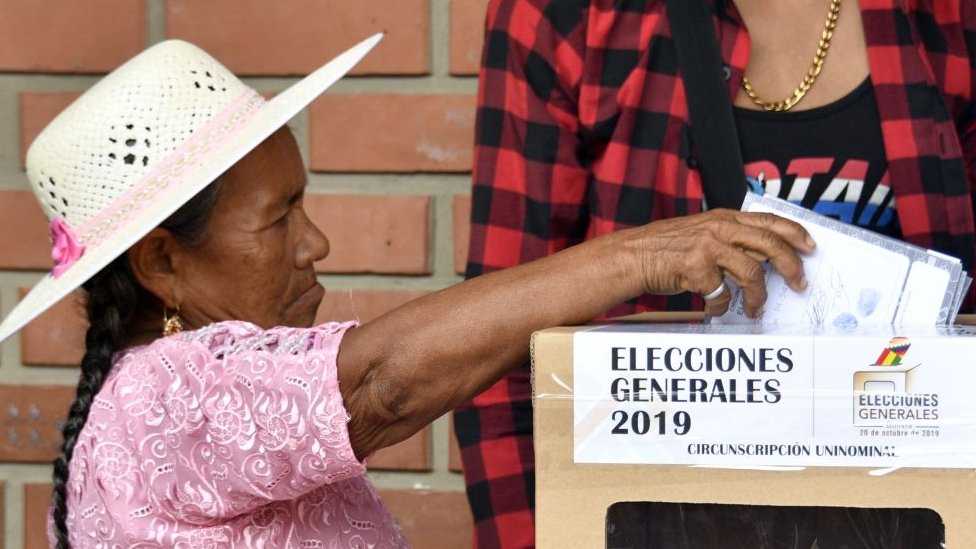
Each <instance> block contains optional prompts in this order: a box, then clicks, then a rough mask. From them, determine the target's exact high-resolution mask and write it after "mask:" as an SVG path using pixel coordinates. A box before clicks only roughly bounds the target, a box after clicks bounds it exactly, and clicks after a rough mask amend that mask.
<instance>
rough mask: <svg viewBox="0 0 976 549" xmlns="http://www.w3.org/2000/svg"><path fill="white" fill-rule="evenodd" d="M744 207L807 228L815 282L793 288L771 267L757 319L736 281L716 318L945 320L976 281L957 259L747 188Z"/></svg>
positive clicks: (866, 322)
mask: <svg viewBox="0 0 976 549" xmlns="http://www.w3.org/2000/svg"><path fill="white" fill-rule="evenodd" d="M742 209H743V211H748V212H771V213H774V214H776V215H779V216H782V217H785V218H787V219H791V220H793V221H796V222H798V223H800V224H801V225H803V226H804V228H806V229H807V231H809V232H810V235H811V236H812V237H813V239H814V240H815V241H816V242H817V250H816V251H815V252H814V253H813V254H812V255H810V256H807V257H804V271H805V273H806V276H807V280H808V281H809V286H808V287H807V289H806V291H804V292H803V293H799V294H798V293H796V292H793V291H792V290H790V289H789V287H787V285H786V281H785V279H783V277H782V276H781V275H780V274H779V273H777V272H776V271H774V270H773V269H772V268H771V267H770V266H769V265H768V264H767V265H766V288H767V291H768V295H769V297H768V299H767V301H766V305H765V308H764V310H763V313H762V314H761V315H760V316H759V318H756V319H751V318H748V317H747V316H746V314H745V310H744V308H743V306H742V292H741V290H740V289H739V288H738V287H737V286H735V283H734V282H733V281H731V280H726V284H727V285H728V286H729V287H730V289H731V291H732V304H731V305H730V307H729V310H728V312H727V313H726V314H724V315H722V316H721V317H718V318H715V319H712V322H714V323H717V324H754V323H755V324H764V325H792V324H801V325H806V326H816V327H819V326H833V327H836V328H839V329H849V330H853V329H856V328H857V327H859V326H885V325H907V324H915V325H934V324H939V325H947V324H951V323H952V322H953V321H954V320H955V318H956V315H957V314H958V312H959V308H960V307H961V305H962V301H963V297H964V296H965V294H966V290H967V289H968V288H969V285H970V283H971V282H972V279H971V278H970V277H969V276H968V275H967V274H966V273H965V272H964V271H963V270H962V265H961V263H960V262H959V260H958V259H956V258H953V257H949V256H947V255H944V254H940V253H938V252H934V251H931V250H926V249H924V248H920V247H918V246H913V245H911V244H908V243H905V242H902V241H900V240H897V239H894V238H890V237H886V236H882V235H879V234H877V233H874V232H871V231H868V230H866V229H862V228H860V227H855V226H852V225H848V224H846V223H842V222H840V221H837V220H834V219H831V218H829V217H825V216H823V215H820V214H817V213H814V212H812V211H810V210H807V209H805V208H801V207H799V206H796V205H794V204H791V203H789V202H786V201H784V200H780V199H778V198H772V197H768V196H760V195H756V194H752V193H749V194H747V196H746V199H745V201H744V203H743V206H742Z"/></svg>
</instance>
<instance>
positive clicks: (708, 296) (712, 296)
mask: <svg viewBox="0 0 976 549" xmlns="http://www.w3.org/2000/svg"><path fill="white" fill-rule="evenodd" d="M725 289H726V287H725V281H724V280H723V281H722V282H720V283H719V284H718V287H717V288H715V289H714V290H712V291H710V292H708V293H707V294H702V299H704V300H705V301H712V300H714V299H718V297H719V296H721V295H722V294H724V293H725Z"/></svg>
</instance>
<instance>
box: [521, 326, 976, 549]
mask: <svg viewBox="0 0 976 549" xmlns="http://www.w3.org/2000/svg"><path fill="white" fill-rule="evenodd" d="M698 318H700V317H698ZM695 319H696V317H695V316H694V315H688V314H685V315H678V316H675V315H674V314H671V315H668V314H663V315H656V316H655V315H645V316H643V317H642V320H644V321H645V322H640V323H636V322H627V323H622V324H614V325H606V326H597V327H594V326H589V327H575V328H574V327H564V328H553V329H549V330H544V331H541V332H537V333H536V334H535V335H534V336H533V339H532V365H533V366H532V367H533V406H534V409H535V452H536V536H537V537H536V540H537V545H538V547H540V548H560V549H562V548H569V547H572V548H576V547H580V548H587V549H590V548H600V547H611V545H608V542H607V540H608V539H609V537H608V526H611V527H615V526H613V525H612V524H610V523H612V522H613V520H611V519H610V517H609V515H608V512H609V511H608V510H610V509H612V508H614V506H618V505H620V504H621V503H622V502H663V503H687V504H720V505H749V506H752V505H755V506H783V507H792V508H796V509H800V508H826V507H846V508H871V509H891V508H897V509H925V510H931V512H934V513H937V518H938V519H939V520H937V522H940V521H941V522H940V524H939V526H940V531H939V534H940V535H941V526H942V524H941V523H944V528H945V540H946V543H947V545H946V546H947V547H950V548H973V547H976V504H974V502H976V472H974V470H976V397H973V396H971V395H974V392H976V329H968V328H943V329H938V328H934V327H932V328H928V327H920V328H898V329H896V328H875V329H870V330H866V331H863V332H858V333H856V334H850V333H848V334H845V333H826V332H824V333H820V334H816V335H811V334H810V333H809V332H807V333H804V332H803V331H802V330H796V331H793V332H791V331H790V330H788V329H782V328H777V329H762V328H759V327H755V326H752V327H749V326H716V327H708V326H702V325H699V324H695V323H693V322H692V323H690V324H688V323H685V324H675V323H673V322H675V321H685V320H695ZM661 320H664V321H666V322H672V323H671V324H661V323H658V322H655V321H661ZM960 323H965V324H970V325H973V324H976V317H974V316H972V315H970V316H963V317H960ZM931 512H930V514H931ZM682 516H683V515H682ZM932 516H935V515H932ZM645 519H647V520H651V521H653V520H655V519H654V517H653V516H647V515H644V519H641V520H645ZM669 520H670V519H669ZM650 546H651V545H648V547H650ZM719 546H721V545H719ZM852 546H853V545H852ZM857 546H858V547H860V546H861V545H857ZM905 546H906V547H922V546H928V545H905ZM935 546H938V545H935ZM613 547H620V546H613ZM627 547H631V546H629V545H627ZM654 547H664V548H665V549H667V547H668V545H667V544H663V545H654ZM806 547H810V545H807V546H806ZM819 547H822V548H826V547H827V545H824V542H823V541H821V542H820V545H819ZM804 549H805V548H804Z"/></svg>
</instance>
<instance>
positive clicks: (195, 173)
mask: <svg viewBox="0 0 976 549" xmlns="http://www.w3.org/2000/svg"><path fill="white" fill-rule="evenodd" d="M382 38H383V35H382V34H376V35H373V36H371V37H370V38H367V39H366V40H363V41H362V42H360V43H359V44H357V45H355V46H353V47H351V48H349V49H348V50H346V51H345V52H343V53H342V54H340V55H339V56H337V57H336V58H335V59H333V60H332V61H330V62H329V63H327V64H326V65H324V66H323V67H322V68H320V69H318V70H316V71H315V72H313V73H311V74H309V75H308V76H306V77H305V78H303V79H302V80H301V81H299V82H297V83H296V84H294V85H292V86H291V87H289V88H288V89H286V90H285V91H283V92H281V93H279V94H277V95H275V97H274V98H272V99H271V100H270V101H268V102H267V103H266V104H264V105H263V106H262V107H261V108H260V109H259V110H258V111H257V112H256V113H255V114H254V115H253V116H252V117H251V118H250V119H248V120H247V121H246V122H244V123H243V124H242V126H241V128H240V130H239V131H236V132H235V133H234V134H233V135H231V136H230V137H229V138H227V139H226V140H224V141H223V142H221V143H219V144H218V145H216V146H215V147H214V149H213V150H212V151H210V153H209V154H208V156H207V158H206V160H205V161H203V162H201V163H199V164H198V165H196V166H193V167H191V168H189V169H188V170H187V171H186V172H185V173H184V174H183V176H182V177H181V180H180V182H179V184H178V185H177V186H175V187H174V188H173V189H172V190H171V191H169V192H167V193H166V195H165V196H164V197H162V198H161V199H160V200H157V201H154V202H153V203H152V204H150V205H149V206H148V207H146V208H144V209H142V210H141V211H140V212H139V213H138V214H136V215H133V217H132V218H131V219H130V220H129V221H128V222H127V223H126V224H124V225H123V226H121V227H119V229H118V230H117V231H116V232H115V233H114V234H112V235H110V236H108V237H106V238H105V239H104V241H102V242H101V243H100V244H99V245H98V246H96V247H93V248H92V249H86V250H85V253H84V254H83V255H82V256H81V257H80V258H79V259H78V261H77V262H76V263H75V264H73V265H72V266H71V267H70V268H69V269H67V270H66V271H64V272H63V273H61V276H59V277H57V278H55V277H53V276H52V275H51V274H48V275H47V276H45V277H44V278H43V279H41V281H40V282H38V283H37V284H36V285H35V286H34V287H33V288H32V289H31V291H30V292H29V293H28V294H27V295H26V296H24V298H23V299H22V300H21V301H20V302H19V303H18V304H17V305H16V306H15V307H14V309H13V310H12V311H11V312H10V314H9V315H7V317H6V318H5V319H4V320H3V323H0V342H2V341H4V340H6V339H7V338H9V337H10V336H11V335H13V334H14V333H16V332H17V331H18V330H20V329H21V328H23V327H24V326H25V325H26V324H27V323H28V322H30V321H31V320H33V319H35V318H37V317H38V316H39V315H40V314H41V313H43V312H44V311H46V310H48V309H49V308H51V307H52V306H53V305H54V304H56V303H57V302H58V301H60V300H61V299H64V298H65V297H66V296H67V295H68V294H70V293H71V292H72V291H74V290H75V289H77V288H79V287H81V285H82V284H84V283H85V282H86V281H88V279H90V278H91V277H93V276H94V275H95V274H97V273H98V272H99V271H100V270H102V269H104V268H105V267H106V266H107V265H108V264H109V263H111V262H112V261H113V260H114V259H115V258H117V257H119V256H120V255H122V254H123V253H125V251H126V250H128V249H129V248H131V247H132V246H133V245H134V244H135V243H136V242H138V241H139V239H141V238H142V237H144V236H146V234H148V233H149V231H151V230H152V229H153V228H155V227H157V226H159V224H160V223H162V222H163V221H165V220H166V219H167V218H168V217H169V216H171V215H172V214H173V213H174V212H176V210H178V209H180V207H181V206H183V205H184V204H186V203H187V202H188V201H189V200H190V199H191V198H193V197H194V196H195V195H196V194H197V193H199V192H200V191H201V190H203V189H204V188H205V187H206V186H207V185H209V184H210V183H212V182H213V181H214V180H216V179H217V178H218V177H219V176H220V175H221V174H223V173H224V172H225V171H227V170H228V169H229V168H230V167H231V166H233V165H234V164H236V163H237V161H238V160H240V159H241V158H244V156H246V155H247V153H249V152H250V151H252V150H254V148H256V147H257V146H258V145H260V144H261V143H262V142H263V141H264V140H265V139H267V138H268V137H269V136H270V135H271V134H273V133H274V132H276V131H278V129H279V128H281V127H282V126H284V125H285V124H287V123H288V121H289V120H291V119H292V118H294V117H295V115H297V114H298V113H299V112H301V110H302V109H304V108H305V107H307V106H308V105H309V104H310V103H311V102H312V101H314V100H315V99H316V98H317V97H318V96H319V95H321V94H322V93H323V92H325V90H327V89H328V88H329V87H331V86H332V85H333V84H335V83H336V82H337V81H338V80H339V79H340V78H342V77H343V76H344V75H345V74H346V73H348V72H349V71H350V70H351V69H352V68H353V67H354V66H356V64H357V63H359V61H360V60H362V58H363V57H365V56H366V54H367V53H369V52H370V50H372V49H373V48H374V47H375V46H376V44H377V43H378V42H379V41H380V40H381V39H382Z"/></svg>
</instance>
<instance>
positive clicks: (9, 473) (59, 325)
mask: <svg viewBox="0 0 976 549" xmlns="http://www.w3.org/2000/svg"><path fill="white" fill-rule="evenodd" d="M486 4H487V0H371V1H370V2H349V1H347V0H290V1H289V2H267V1H266V0H208V1H206V2H203V1H200V0H166V1H165V2H156V0H84V1H81V0H45V1H44V2H38V1H37V0H4V1H3V2H0V75H4V74H9V75H10V76H12V78H2V79H0V97H4V98H8V100H9V101H10V102H11V103H15V104H8V105H6V108H4V109H0V313H2V314H3V315H6V314H7V313H8V312H9V311H10V309H11V308H12V306H13V304H14V303H15V302H16V301H17V300H18V299H20V297H21V296H22V295H23V293H24V292H25V291H26V290H27V289H29V288H30V286H31V285H32V284H34V283H35V282H36V281H37V280H38V279H39V278H40V277H41V276H42V274H43V273H44V272H45V271H46V270H47V269H48V268H49V266H50V264H51V260H50V253H49V249H48V239H47V229H46V225H47V223H46V220H45V219H44V217H43V214H42V213H41V210H40V208H39V207H38V206H37V205H36V203H35V202H34V199H33V197H32V195H31V194H30V193H29V191H28V187H27V184H26V181H25V179H24V175H23V156H24V151H26V149H27V147H28V146H29V144H30V142H31V141H32V140H33V138H34V137H35V136H36V135H37V133H38V132H39V131H40V130H41V129H42V128H43V127H44V125H45V124H46V123H47V122H48V121H49V120H50V119H51V118H52V117H53V116H55V115H56V114H57V113H58V112H59V111H60V110H61V109H62V108H64V106H65V105H67V104H68V103H69V102H70V101H71V100H72V99H73V98H74V97H76V96H77V95H78V93H80V92H81V91H82V90H84V89H85V88H86V87H87V86H89V85H91V83H92V82H94V81H95V80H96V79H97V77H98V75H101V74H104V73H105V72H107V71H109V70H111V69H112V68H113V67H115V66H117V65H118V64H119V63H121V62H122V61H124V60H125V59H127V58H128V57H130V56H132V55H133V54H135V53H136V52H138V51H140V50H141V49H142V48H144V47H145V46H146V45H149V44H151V43H154V42H156V41H159V40H162V39H165V38H181V39H185V40H189V41H191V42H195V43H197V44H198V45H200V46H202V47H203V48H204V49H207V50H209V51H210V52H211V53H212V54H213V55H214V56H215V57H217V58H218V59H220V60H221V61H223V62H224V63H225V64H226V65H228V66H229V67H230V68H231V69H232V70H235V71H237V72H238V74H241V75H245V76H247V77H255V79H253V80H251V82H252V83H253V84H254V85H255V87H256V88H258V89H259V90H260V91H261V92H262V93H267V94H273V93H275V92H277V91H279V90H281V89H283V88H284V87H285V86H287V84H288V83H290V82H292V81H294V80H296V78H297V77H298V76H300V75H303V74H306V73H308V72H309V71H310V70H312V69H314V68H316V67H317V66H318V65H320V64H322V63H323V62H324V61H326V60H328V59H329V58H330V57H331V56H332V55H334V54H336V53H338V52H339V51H341V50H342V49H343V48H345V47H347V46H349V45H351V44H352V43H354V42H356V41H358V40H359V39H362V38H365V37H366V36H368V35H370V34H372V33H374V32H377V31H381V30H382V31H385V32H386V38H385V40H384V41H383V42H382V43H381V44H380V46H379V47H378V48H377V49H376V50H375V51H374V52H373V53H372V54H371V55H370V56H369V57H368V58H367V59H366V60H365V61H364V62H363V63H362V64H361V65H360V66H359V67H358V68H357V69H356V70H355V71H354V73H353V75H352V76H350V77H347V79H345V80H344V81H343V82H341V83H340V84H339V85H337V86H336V87H335V88H334V89H333V90H330V92H328V93H327V94H326V95H325V96H323V97H322V98H320V99H319V100H317V101H316V102H315V103H314V104H313V105H312V106H311V108H309V109H308V110H307V112H305V113H302V114H301V115H299V116H298V117H297V118H296V119H295V120H294V121H293V122H292V124H291V125H292V126H293V128H294V130H295V134H296V136H297V137H298V139H299V142H300V146H301V148H302V151H303V154H304V156H305V158H306V160H307V163H308V166H309V180H310V185H309V190H308V193H309V194H308V199H307V208H308V211H309V215H310V217H311V218H312V219H313V221H315V222H316V223H317V224H318V225H319V226H320V227H321V228H322V229H323V230H324V231H325V232H326V234H327V235H328V236H329V238H330V241H331V244H332V252H331V254H330V256H329V257H328V258H327V259H326V260H325V261H323V262H321V263H320V264H319V265H317V269H318V271H319V274H320V279H321V280H322V281H323V283H324V284H325V286H326V288H327V289H328V293H327V296H326V298H325V300H324V302H323V303H322V306H321V307H320V309H319V318H320V319H321V320H325V319H335V320H342V319H353V318H355V319H359V320H360V321H362V322H365V321H368V320H370V319H372V318H375V317H376V316H378V315H381V314H383V313H384V312H386V311H388V310H390V309H392V308H393V307H396V306H398V305H400V304H402V303H404V302H406V301H408V300H410V299H413V298H416V297H418V296H421V295H424V294H426V293H428V292H431V291H436V290H438V289H440V288H443V287H445V286H448V285H451V284H454V283H456V282H457V281H459V280H460V273H462V272H463V268H464V258H465V255H466V251H467V234H468V211H469V209H470V198H469V184H470V183H469V175H468V174H469V171H470V169H471V162H472V155H471V144H472V138H473V123H474V93H475V90H476V85H477V82H476V80H475V75H476V73H477V66H478V58H479V56H480V48H481V31H482V24H483V18H484V12H485V6H486ZM262 76H265V77H266V76H270V77H275V78H270V79H268V78H263V79H262V78H257V77H262ZM350 128H356V130H357V131H355V132H351V131H349V130H350ZM84 329H85V320H84V315H83V313H82V311H81V310H80V308H79V305H78V302H77V298H76V297H74V296H72V297H70V298H68V299H66V300H64V301H63V302H62V303H60V304H59V305H58V306H57V307H55V308H54V309H52V310H51V311H49V312H48V313H46V314H45V315H43V316H42V317H40V318H39V319H38V320H36V321H35V322H33V323H32V324H31V325H30V326H28V327H27V328H26V329H24V330H23V331H22V332H21V333H19V334H18V335H15V336H14V337H12V338H11V339H10V340H8V341H6V342H4V343H3V344H2V345H0V532H2V536H0V549H3V548H4V547H6V548H7V549H19V548H21V547H30V548H32V547H45V546H46V541H45V538H44V522H45V519H44V515H45V513H46V508H47V500H48V497H49V494H50V485H49V484H48V479H49V475H50V467H49V462H50V460H51V459H52V458H53V456H54V454H55V452H56V451H57V449H58V447H59V445H60V434H59V432H58V427H59V423H60V421H61V420H62V418H63V416H64V413H65V410H66V409H67V406H68V404H69V403H70V401H71V399H72V398H73V390H74V389H73V387H74V381H75V380H76V378H77V369H76V368H77V363H78V361H79V359H80V356H81V348H82V346H83V339H84ZM450 432H451V426H450V423H449V420H448V418H446V417H445V418H441V419H440V420H438V421H437V422H435V423H434V424H433V425H432V426H431V427H429V428H427V429H425V430H424V431H422V432H420V433H418V434H417V435H416V436H414V437H412V438H411V439H409V440H407V441H405V442H403V443H401V444H399V445H397V446H394V447H392V448H388V449H385V450H383V451H381V452H379V453H378V454H377V455H376V456H375V457H374V458H373V460H372V461H371V464H370V466H371V469H372V470H373V473H372V474H373V477H374V480H375V481H376V483H377V485H378V486H379V488H380V489H381V491H382V492H383V495H384V498H385V499H386V501H387V503H388V506H389V507H390V509H391V510H392V511H393V513H394V514H395V515H397V517H398V519H399V520H400V522H401V523H402V524H403V526H404V528H405V529H406V531H407V532H408V534H409V536H410V537H411V539H412V540H413V541H414V544H415V545H416V546H417V547H424V548H434V549H437V548H464V547H469V546H470V529H471V516H470V513H469V512H468V509H467V504H466V501H465V499H464V494H463V482H462V480H461V477H460V475H459V474H458V473H459V470H460V461H459V459H458V453H457V445H456V441H455V440H454V439H453V436H450ZM12 463H16V464H18V465H17V466H16V467H2V465H3V464H12ZM404 486H418V487H424V488H423V489H420V488H417V489H405V488H403V487H404ZM4 494H5V497H4Z"/></svg>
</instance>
